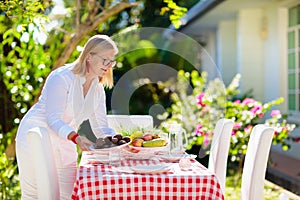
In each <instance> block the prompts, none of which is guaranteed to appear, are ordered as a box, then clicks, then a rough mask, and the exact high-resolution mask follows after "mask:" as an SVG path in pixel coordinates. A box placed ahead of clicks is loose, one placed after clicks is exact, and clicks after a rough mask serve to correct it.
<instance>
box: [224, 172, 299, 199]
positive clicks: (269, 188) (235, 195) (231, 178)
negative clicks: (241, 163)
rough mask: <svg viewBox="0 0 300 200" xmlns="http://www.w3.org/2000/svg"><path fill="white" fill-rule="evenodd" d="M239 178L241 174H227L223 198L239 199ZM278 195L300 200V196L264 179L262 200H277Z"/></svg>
mask: <svg viewBox="0 0 300 200" xmlns="http://www.w3.org/2000/svg"><path fill="white" fill-rule="evenodd" d="M241 178H242V176H241V174H238V173H235V174H233V173H230V175H228V176H227V178H226V191H225V199H228V200H240V199H241ZM280 195H281V196H286V197H288V199H289V200H300V196H297V195H295V194H293V193H291V192H289V191H287V190H285V189H284V188H282V187H280V186H278V185H275V184H273V183H271V182H269V181H267V180H265V187H264V200H277V199H279V197H280ZM283 199H284V198H283Z"/></svg>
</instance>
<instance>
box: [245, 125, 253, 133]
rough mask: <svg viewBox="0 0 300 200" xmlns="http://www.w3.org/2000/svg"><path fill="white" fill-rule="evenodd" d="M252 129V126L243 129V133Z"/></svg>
mask: <svg viewBox="0 0 300 200" xmlns="http://www.w3.org/2000/svg"><path fill="white" fill-rule="evenodd" d="M251 129H252V126H251V125H248V126H247V127H245V128H244V131H245V132H250V131H251Z"/></svg>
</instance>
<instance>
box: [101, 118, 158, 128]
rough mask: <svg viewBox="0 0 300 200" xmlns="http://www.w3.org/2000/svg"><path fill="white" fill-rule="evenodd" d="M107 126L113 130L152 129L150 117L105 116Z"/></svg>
mask: <svg viewBox="0 0 300 200" xmlns="http://www.w3.org/2000/svg"><path fill="white" fill-rule="evenodd" d="M107 122H108V126H109V127H111V128H113V129H115V130H121V129H125V130H132V129H135V128H148V129H152V128H153V117H152V116H151V115H107Z"/></svg>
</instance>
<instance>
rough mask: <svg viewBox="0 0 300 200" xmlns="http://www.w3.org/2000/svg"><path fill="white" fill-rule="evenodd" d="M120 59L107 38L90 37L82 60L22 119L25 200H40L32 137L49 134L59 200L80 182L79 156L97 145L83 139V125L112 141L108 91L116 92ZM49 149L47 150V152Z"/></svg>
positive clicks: (55, 76) (54, 77) (59, 72)
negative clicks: (34, 133)
mask: <svg viewBox="0 0 300 200" xmlns="http://www.w3.org/2000/svg"><path fill="white" fill-rule="evenodd" d="M117 53H118V49H117V47H116V44H115V43H114V42H113V41H112V40H111V39H110V38H109V37H108V36H106V35H95V36H93V37H91V38H90V39H89V40H88V41H87V43H86V44H85V46H84V49H83V51H82V52H81V54H80V56H79V57H78V59H77V60H76V61H75V62H73V63H71V64H67V65H65V66H63V67H60V68H58V69H56V70H54V71H53V72H51V73H50V75H49V76H48V78H47V80H46V82H45V85H44V87H43V90H42V93H41V96H40V97H39V100H38V102H37V103H36V104H35V105H34V106H33V107H32V108H31V109H30V110H29V111H28V112H27V113H26V115H25V116H24V118H23V119H22V121H21V123H20V126H19V129H18V132H17V137H16V152H17V161H18V167H19V175H20V183H21V190H22V199H37V186H36V183H35V179H34V170H33V169H34V166H33V165H32V163H33V162H31V160H30V158H31V156H30V148H29V144H28V141H27V138H26V134H27V131H28V130H29V129H31V128H34V127H41V128H45V129H47V133H48V134H49V136H50V140H51V144H52V148H53V154H54V160H55V166H56V168H57V173H58V181H59V190H60V199H70V198H71V193H72V188H73V184H74V181H75V176H76V163H77V157H78V155H77V150H76V144H77V145H78V146H79V147H80V149H81V150H83V151H85V150H89V146H90V145H91V144H92V142H91V141H89V140H88V139H87V138H85V137H83V136H79V135H78V133H77V129H78V127H79V125H80V124H81V123H82V122H83V121H84V120H87V119H89V122H90V125H91V128H92V130H93V133H94V134H95V136H96V137H97V138H98V137H103V136H105V135H107V134H109V135H113V134H114V131H113V130H112V129H110V128H109V127H108V125H107V120H106V104H105V91H104V87H112V86H113V76H112V67H114V66H115V64H116V61H114V56H115V55H116V54H117ZM45 148H46V147H45Z"/></svg>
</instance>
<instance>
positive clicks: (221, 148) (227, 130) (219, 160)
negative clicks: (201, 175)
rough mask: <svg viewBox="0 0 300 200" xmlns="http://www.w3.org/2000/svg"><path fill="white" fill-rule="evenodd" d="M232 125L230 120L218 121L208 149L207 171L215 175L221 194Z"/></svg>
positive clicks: (223, 186)
mask: <svg viewBox="0 0 300 200" xmlns="http://www.w3.org/2000/svg"><path fill="white" fill-rule="evenodd" d="M233 124H234V123H233V121H232V120H229V119H225V118H224V119H219V120H218V121H217V123H216V126H215V129H214V136H213V139H212V144H211V147H210V154H209V162H208V169H209V170H210V171H212V172H214V173H215V174H216V176H217V178H218V180H219V183H220V186H221V189H222V191H223V193H225V183H226V170H227V158H228V151H229V146H230V138H231V133H232V129H233Z"/></svg>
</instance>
